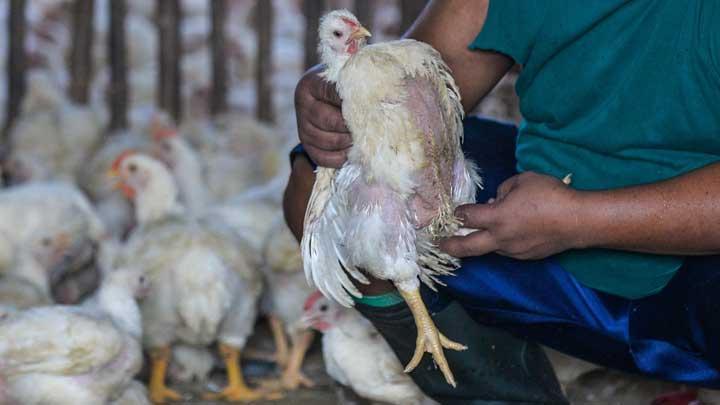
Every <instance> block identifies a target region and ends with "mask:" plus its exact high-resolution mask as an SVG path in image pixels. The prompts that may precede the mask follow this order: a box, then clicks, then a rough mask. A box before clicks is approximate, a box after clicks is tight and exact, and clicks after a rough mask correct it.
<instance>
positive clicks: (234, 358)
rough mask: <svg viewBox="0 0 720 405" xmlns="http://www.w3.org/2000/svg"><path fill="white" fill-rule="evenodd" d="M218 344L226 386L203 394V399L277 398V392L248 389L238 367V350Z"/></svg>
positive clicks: (231, 400) (237, 400)
mask: <svg viewBox="0 0 720 405" xmlns="http://www.w3.org/2000/svg"><path fill="white" fill-rule="evenodd" d="M219 346H220V347H219V351H220V356H221V357H222V358H223V360H224V361H225V367H226V368H227V378H228V386H227V387H226V388H225V389H224V390H222V391H220V392H219V393H214V392H211V393H207V394H205V395H203V397H204V399H206V400H210V401H218V400H225V401H230V402H239V401H243V402H246V401H247V402H249V401H257V400H259V399H277V398H278V394H266V393H264V392H261V391H257V390H253V389H250V387H248V386H247V384H245V379H244V378H243V375H242V368H240V350H238V349H236V348H234V347H232V346H230V345H227V344H225V343H220V345H219Z"/></svg>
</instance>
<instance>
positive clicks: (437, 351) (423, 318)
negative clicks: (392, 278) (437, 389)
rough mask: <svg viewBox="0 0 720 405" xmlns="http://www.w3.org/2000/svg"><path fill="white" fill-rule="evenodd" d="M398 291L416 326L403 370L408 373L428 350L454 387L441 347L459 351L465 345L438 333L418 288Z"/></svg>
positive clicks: (446, 379) (399, 289) (464, 347)
mask: <svg viewBox="0 0 720 405" xmlns="http://www.w3.org/2000/svg"><path fill="white" fill-rule="evenodd" d="M398 291H399V292H400V295H401V296H402V297H403V299H404V300H405V302H406V303H407V305H408V307H410V312H412V314H413V318H414V319H415V326H416V327H417V333H418V335H417V340H416V342H415V354H413V357H412V359H410V362H409V363H408V364H407V366H406V367H405V372H406V373H409V372H411V371H412V370H414V369H415V367H417V366H418V364H420V360H422V357H423V354H425V352H428V353H431V354H432V357H433V360H434V361H435V363H436V364H437V365H438V367H440V371H442V373H443V376H445V381H447V383H448V384H450V385H452V386H453V387H455V386H456V385H457V384H456V382H455V377H454V376H453V373H452V371H451V370H450V366H449V365H448V362H447V359H446V358H445V353H444V352H443V348H445V349H451V350H458V351H461V350H467V346H465V345H462V344H460V343H457V342H453V341H452V340H450V339H448V338H447V337H445V336H444V335H443V334H442V333H440V331H439V330H438V329H437V327H436V326H435V323H434V322H433V320H432V318H431V317H430V313H428V310H427V307H426V306H425V303H424V302H423V301H422V296H421V295H420V289H419V288H415V289H413V290H409V291H408V290H403V289H401V288H398Z"/></svg>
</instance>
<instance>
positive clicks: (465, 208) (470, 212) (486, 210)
mask: <svg viewBox="0 0 720 405" xmlns="http://www.w3.org/2000/svg"><path fill="white" fill-rule="evenodd" d="M499 204H500V203H499V202H498V201H494V202H493V203H492V204H466V205H461V206H459V207H457V208H456V209H455V216H456V217H458V219H460V221H461V222H462V224H463V227H465V228H474V229H487V228H488V227H490V226H491V225H493V224H495V222H496V221H495V218H496V215H497V206H498V205H499Z"/></svg>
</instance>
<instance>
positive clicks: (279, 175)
mask: <svg viewBox="0 0 720 405" xmlns="http://www.w3.org/2000/svg"><path fill="white" fill-rule="evenodd" d="M155 122H156V125H155V126H154V130H153V131H152V133H151V138H152V140H153V142H154V144H155V148H154V150H155V156H156V157H157V158H158V159H160V160H162V161H163V162H164V163H165V164H166V165H167V166H168V167H169V168H170V170H171V171H172V173H173V176H174V177H175V179H176V181H177V183H178V186H179V187H180V190H181V196H182V198H183V201H185V200H187V202H188V205H190V206H191V207H197V206H201V205H202V203H203V202H211V203H220V202H223V201H228V200H229V199H232V198H234V197H237V196H239V195H241V194H243V193H245V192H247V191H248V190H249V189H251V188H253V187H258V186H264V185H267V184H271V185H274V186H275V188H274V190H273V191H274V192H268V193H267V195H269V196H270V195H272V196H273V197H275V198H276V200H277V201H279V200H280V196H281V195H282V190H283V186H284V182H285V181H286V179H287V174H288V173H289V164H288V162H287V156H286V155H285V151H286V150H287V149H288V148H287V147H286V145H285V144H284V142H283V141H282V139H281V138H282V137H281V136H280V135H279V134H278V133H277V132H276V131H275V130H273V129H272V128H270V127H268V126H266V125H264V124H261V123H259V122H257V121H256V120H254V119H252V118H250V117H238V116H232V115H225V116H220V117H215V118H214V119H212V120H195V121H192V122H188V123H186V124H184V125H183V126H182V127H181V128H180V130H177V129H176V128H175V127H174V126H173V125H172V124H170V123H169V120H168V119H167V118H163V117H162V116H160V117H156V119H155Z"/></svg>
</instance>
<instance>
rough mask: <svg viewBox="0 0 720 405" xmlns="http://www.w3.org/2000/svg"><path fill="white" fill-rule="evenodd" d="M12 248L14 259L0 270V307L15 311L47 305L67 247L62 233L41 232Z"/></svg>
mask: <svg viewBox="0 0 720 405" xmlns="http://www.w3.org/2000/svg"><path fill="white" fill-rule="evenodd" d="M5 243H7V244H8V245H10V246H13V248H14V260H13V262H12V263H11V264H9V265H7V267H5V268H4V269H0V305H4V306H12V307H14V308H17V309H26V308H30V307H36V306H42V305H50V304H52V302H53V299H52V297H51V295H50V287H51V276H52V275H53V274H57V273H58V272H61V271H62V270H63V269H58V268H59V266H62V265H63V262H64V259H65V256H66V255H67V254H68V253H69V250H70V246H69V245H68V243H67V241H66V240H65V238H64V234H63V233H60V234H58V235H51V234H44V233H41V234H39V235H37V237H34V238H30V240H28V241H25V242H24V243H23V244H21V245H16V244H13V243H12V242H10V241H9V240H6V241H5Z"/></svg>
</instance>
